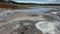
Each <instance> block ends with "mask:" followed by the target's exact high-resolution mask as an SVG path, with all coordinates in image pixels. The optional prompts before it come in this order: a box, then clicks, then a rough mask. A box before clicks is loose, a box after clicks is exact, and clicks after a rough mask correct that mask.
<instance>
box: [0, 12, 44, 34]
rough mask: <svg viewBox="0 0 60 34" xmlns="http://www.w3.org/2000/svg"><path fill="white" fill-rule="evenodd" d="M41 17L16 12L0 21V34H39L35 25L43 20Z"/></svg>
mask: <svg viewBox="0 0 60 34" xmlns="http://www.w3.org/2000/svg"><path fill="white" fill-rule="evenodd" d="M41 17H42V16H39V15H34V14H32V13H24V12H20V13H19V12H16V13H14V14H12V15H10V16H7V17H4V19H2V20H0V34H40V33H41V32H40V31H39V30H38V29H37V28H36V27H35V23H36V22H37V21H39V20H44V19H43V18H41ZM26 22H27V23H26ZM20 23H22V24H23V25H21V24H20ZM24 24H26V25H24ZM18 26H19V27H18ZM16 27H17V28H16Z"/></svg>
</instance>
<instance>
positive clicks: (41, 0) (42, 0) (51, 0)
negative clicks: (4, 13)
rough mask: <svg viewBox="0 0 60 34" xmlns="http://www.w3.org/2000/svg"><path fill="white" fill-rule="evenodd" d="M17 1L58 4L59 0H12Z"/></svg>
mask: <svg viewBox="0 0 60 34" xmlns="http://www.w3.org/2000/svg"><path fill="white" fill-rule="evenodd" d="M13 1H15V2H18V3H58V4H60V0H13Z"/></svg>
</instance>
